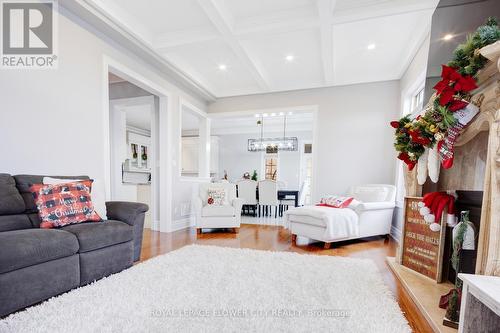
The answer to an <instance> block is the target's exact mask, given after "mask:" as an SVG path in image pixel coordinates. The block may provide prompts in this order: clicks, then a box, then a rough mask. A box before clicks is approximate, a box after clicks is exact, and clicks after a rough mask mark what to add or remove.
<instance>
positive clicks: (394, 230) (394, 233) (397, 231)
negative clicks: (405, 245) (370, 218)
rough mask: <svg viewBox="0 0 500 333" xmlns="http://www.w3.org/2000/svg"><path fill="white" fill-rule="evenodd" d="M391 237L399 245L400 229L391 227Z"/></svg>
mask: <svg viewBox="0 0 500 333" xmlns="http://www.w3.org/2000/svg"><path fill="white" fill-rule="evenodd" d="M391 237H392V238H394V240H395V241H396V242H398V243H399V241H400V239H401V229H399V228H396V227H395V226H391Z"/></svg>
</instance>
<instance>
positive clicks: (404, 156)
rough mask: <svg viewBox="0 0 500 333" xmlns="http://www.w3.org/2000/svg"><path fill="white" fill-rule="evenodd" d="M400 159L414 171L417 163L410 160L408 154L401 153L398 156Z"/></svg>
mask: <svg viewBox="0 0 500 333" xmlns="http://www.w3.org/2000/svg"><path fill="white" fill-rule="evenodd" d="M398 159H400V160H401V161H403V162H405V163H406V165H407V166H408V170H410V171H411V170H413V168H414V167H415V165H417V162H415V161H412V160H411V159H410V156H408V154H407V153H400V154H399V155H398Z"/></svg>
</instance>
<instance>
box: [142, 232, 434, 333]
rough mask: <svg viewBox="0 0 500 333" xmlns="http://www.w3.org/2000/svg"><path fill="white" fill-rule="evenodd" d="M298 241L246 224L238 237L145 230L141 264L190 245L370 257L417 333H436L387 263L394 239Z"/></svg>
mask: <svg viewBox="0 0 500 333" xmlns="http://www.w3.org/2000/svg"><path fill="white" fill-rule="evenodd" d="M298 241H299V242H298V243H297V245H292V238H291V235H290V233H289V232H288V230H286V229H284V228H282V227H278V226H263V225H250V224H242V225H241V228H240V232H239V233H238V234H236V233H230V232H227V231H224V230H217V231H213V232H204V233H202V234H197V233H196V230H195V229H189V230H181V231H176V232H173V233H161V232H156V231H151V230H150V229H144V238H143V243H142V254H141V261H144V260H147V259H149V258H152V257H155V256H158V255H161V254H164V253H167V252H170V251H174V250H176V249H178V248H181V247H183V246H186V245H189V244H203V245H218V246H227V247H236V248H251V249H258V250H271V251H289V252H297V253H307V254H315V255H331V256H344V257H353V258H368V259H372V260H373V261H374V262H375V263H376V264H377V266H378V268H379V270H380V272H381V273H382V276H383V279H384V281H385V283H386V284H387V285H388V286H389V288H390V289H391V290H392V292H393V294H394V295H395V297H396V299H397V301H398V303H399V305H400V307H401V309H402V311H403V312H404V313H405V316H406V318H407V320H408V322H409V323H410V326H411V328H412V329H413V331H414V332H425V333H427V332H432V329H431V327H430V326H429V324H428V323H427V321H426V320H425V318H424V317H423V316H422V315H421V314H420V312H419V310H418V309H417V307H416V306H415V304H414V303H413V301H412V300H411V298H410V297H409V295H408V293H407V292H406V291H405V290H404V287H403V286H402V285H401V284H400V283H399V281H398V279H397V278H396V277H395V276H394V275H393V273H392V271H391V270H390V268H389V267H388V266H387V263H386V262H385V258H386V257H387V256H394V255H395V253H396V247H397V243H396V242H395V241H394V240H393V239H392V238H389V239H384V238H383V237H373V238H366V239H361V240H355V241H346V242H340V243H333V244H332V247H331V248H330V249H324V248H323V243H313V244H301V243H300V238H299V240H298Z"/></svg>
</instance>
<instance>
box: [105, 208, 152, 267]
mask: <svg viewBox="0 0 500 333" xmlns="http://www.w3.org/2000/svg"><path fill="white" fill-rule="evenodd" d="M106 210H107V215H108V219H109V220H118V221H122V222H124V223H127V224H128V225H130V226H131V227H133V233H134V240H133V241H134V261H137V260H139V259H140V257H141V247H142V233H143V231H144V216H145V213H146V212H147V211H148V210H149V207H148V205H145V204H143V203H138V202H125V201H108V202H106Z"/></svg>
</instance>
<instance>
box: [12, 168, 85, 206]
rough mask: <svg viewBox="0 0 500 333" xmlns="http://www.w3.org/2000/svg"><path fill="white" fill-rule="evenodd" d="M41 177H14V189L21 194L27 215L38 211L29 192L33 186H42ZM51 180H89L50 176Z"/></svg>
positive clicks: (83, 177)
mask: <svg viewBox="0 0 500 333" xmlns="http://www.w3.org/2000/svg"><path fill="white" fill-rule="evenodd" d="M43 177H47V176H40V175H16V176H14V179H15V180H16V187H17V189H18V190H19V193H21V196H22V198H23V200H24V204H25V206H26V212H27V213H36V212H38V210H37V209H36V204H35V200H34V199H33V194H32V193H31V191H30V187H31V185H33V184H43ZM50 177H53V178H60V179H89V177H87V176H50Z"/></svg>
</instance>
